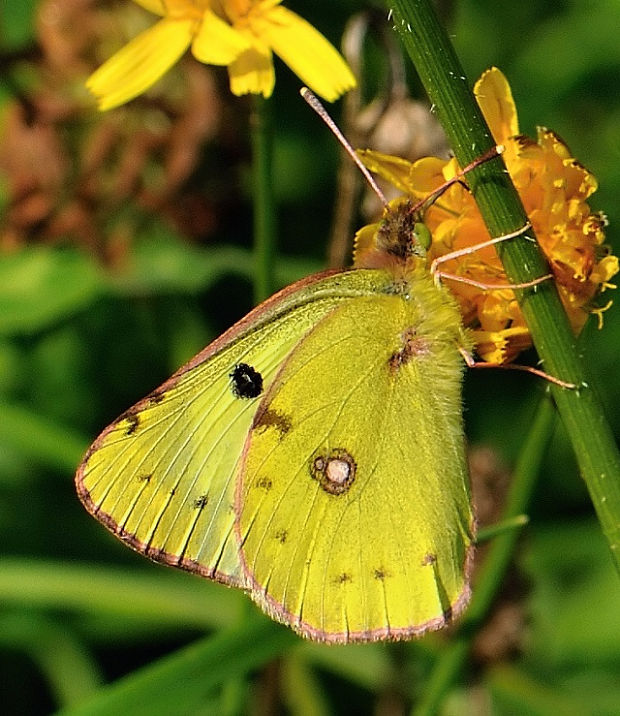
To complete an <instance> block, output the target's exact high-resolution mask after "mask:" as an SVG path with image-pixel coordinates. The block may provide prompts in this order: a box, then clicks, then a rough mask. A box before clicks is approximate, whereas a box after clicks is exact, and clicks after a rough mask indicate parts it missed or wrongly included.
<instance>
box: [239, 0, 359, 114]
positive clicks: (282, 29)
mask: <svg viewBox="0 0 620 716" xmlns="http://www.w3.org/2000/svg"><path fill="white" fill-rule="evenodd" d="M251 29H252V32H253V33H254V34H255V35H256V36H257V37H259V38H260V39H261V40H262V41H264V42H266V43H267V44H268V45H269V46H270V47H271V48H272V49H273V51H274V52H275V53H276V54H277V55H279V56H280V57H281V58H282V59H283V60H284V62H286V64H287V65H288V66H289V67H290V68H291V69H292V70H293V72H294V73H295V74H296V75H297V76H298V77H299V78H300V79H301V80H302V82H304V83H305V84H307V85H308V86H309V87H310V88H311V89H312V90H313V91H314V92H316V94H318V95H320V96H321V97H323V98H324V99H326V100H328V101H330V102H332V101H333V100H335V99H337V98H338V97H340V95H342V94H344V93H345V92H347V91H348V90H350V89H352V88H353V87H355V84H356V82H355V77H354V76H353V73H352V72H351V70H350V68H349V66H348V65H347V63H346V62H345V61H344V59H343V58H342V56H341V55H340V53H339V52H338V51H337V50H336V48H335V47H334V46H333V45H332V44H331V43H330V42H328V41H327V40H326V39H325V37H323V35H321V33H320V32H319V31H318V30H316V29H315V28H314V27H313V26H312V25H311V24H310V23H309V22H306V20H304V19H303V18H301V17H299V15H296V14H295V13H294V12H291V11H290V10H287V9H286V8H284V7H281V6H280V5H278V6H276V7H272V8H270V9H268V10H267V11H264V12H262V13H260V14H259V13H257V14H256V16H254V17H252V16H251Z"/></svg>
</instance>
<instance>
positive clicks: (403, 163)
mask: <svg viewBox="0 0 620 716" xmlns="http://www.w3.org/2000/svg"><path fill="white" fill-rule="evenodd" d="M356 154H357V156H358V157H359V158H360V159H361V160H362V163H363V164H364V166H365V167H366V168H367V169H369V170H370V171H371V172H374V173H375V174H378V175H379V176H380V177H382V178H383V179H385V180H386V181H389V182H390V184H392V185H393V186H395V187H396V188H397V189H400V190H401V191H402V192H403V193H405V194H410V193H412V191H413V189H412V186H411V184H410V182H409V171H410V169H411V162H410V161H408V160H407V159H402V158H401V157H394V156H392V155H391V154H383V152H377V151H375V150H374V149H357V150H356Z"/></svg>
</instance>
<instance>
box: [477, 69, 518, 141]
mask: <svg viewBox="0 0 620 716" xmlns="http://www.w3.org/2000/svg"><path fill="white" fill-rule="evenodd" d="M474 94H475V95H476V99H477V101H478V105H479V107H480V109H481V110H482V114H483V115H484V118H485V119H486V121H487V124H488V125H489V129H490V130H491V133H492V134H493V138H494V139H495V141H496V142H498V143H500V144H502V143H504V142H505V141H506V140H507V139H508V138H509V137H514V136H515V135H516V134H519V120H518V118H517V108H516V106H515V101H514V99H513V97H512V91H511V89H510V85H509V84H508V80H507V79H506V78H505V77H504V75H503V74H502V72H501V71H500V70H498V69H497V67H491V69H489V70H487V71H486V72H483V73H482V75H481V76H480V79H479V80H478V81H477V82H476V84H475V85H474Z"/></svg>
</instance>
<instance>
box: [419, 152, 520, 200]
mask: <svg viewBox="0 0 620 716" xmlns="http://www.w3.org/2000/svg"><path fill="white" fill-rule="evenodd" d="M505 150H506V147H505V146H504V145H503V144H496V145H495V146H494V147H491V149H489V150H488V151H486V152H485V153H484V154H481V155H480V156H479V157H476V159H474V161H473V162H470V163H469V164H468V165H467V166H466V167H464V168H463V169H461V170H459V171H458V172H457V173H456V174H455V175H454V176H453V177H452V178H451V179H448V180H447V181H445V182H444V183H443V184H441V185H440V186H438V187H437V188H436V189H435V190H433V191H432V192H431V193H430V194H429V195H428V196H425V197H424V199H421V200H420V201H419V202H418V203H417V204H415V205H414V206H413V207H412V208H411V211H412V212H417V211H424V209H425V207H426V208H428V207H429V206H430V205H431V204H434V203H435V202H436V201H437V199H439V197H440V196H441V195H442V194H443V193H444V192H446V191H447V190H448V189H449V188H450V187H451V186H452V185H453V184H462V183H463V178H464V177H465V175H466V174H469V172H470V171H472V169H475V168H476V167H479V166H480V165H481V164H484V163H485V162H488V161H490V160H491V159H495V157H499V156H500V155H501V154H503V153H504V151H505Z"/></svg>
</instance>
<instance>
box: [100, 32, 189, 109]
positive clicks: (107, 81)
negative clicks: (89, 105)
mask: <svg viewBox="0 0 620 716" xmlns="http://www.w3.org/2000/svg"><path fill="white" fill-rule="evenodd" d="M195 28H196V22H195V20H184V21H179V20H168V19H164V20H160V21H159V22H158V23H157V24H156V25H154V26H153V27H151V28H149V29H148V30H145V31H144V32H142V33H140V34H139V35H138V36H137V37H135V38H134V39H133V40H132V41H131V42H130V43H129V44H128V45H125V47H123V48H122V49H121V50H119V51H118V52H117V53H116V54H115V55H113V56H112V57H111V58H110V59H109V60H108V61H107V62H105V63H104V64H103V65H102V66H101V67H100V68H99V69H98V70H96V71H95V72H94V73H93V74H92V75H91V76H90V77H89V78H88V80H87V82H86V86H87V87H88V89H89V90H90V91H91V92H92V93H93V94H94V95H95V96H96V97H97V99H98V101H99V109H100V110H106V109H111V108H112V107H118V106H119V105H121V104H124V103H125V102H128V101H129V100H130V99H133V98H134V97H137V96H138V95H139V94H142V92H144V91H145V90H147V89H148V88H149V87H151V85H153V84H155V82H157V80H158V79H159V78H160V77H161V76H162V75H163V74H164V73H165V72H166V71H167V70H169V69H170V68H171V67H172V65H174V63H175V62H176V61H177V60H178V59H179V58H180V57H181V55H182V54H183V53H184V52H185V50H186V49H187V48H188V47H189V44H190V42H191V39H192V35H193V34H194V31H195Z"/></svg>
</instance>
